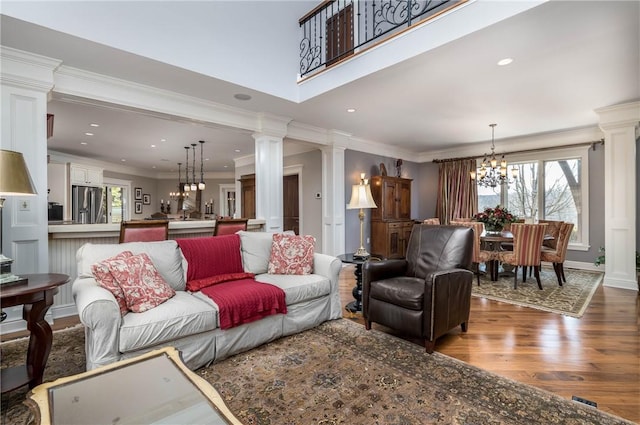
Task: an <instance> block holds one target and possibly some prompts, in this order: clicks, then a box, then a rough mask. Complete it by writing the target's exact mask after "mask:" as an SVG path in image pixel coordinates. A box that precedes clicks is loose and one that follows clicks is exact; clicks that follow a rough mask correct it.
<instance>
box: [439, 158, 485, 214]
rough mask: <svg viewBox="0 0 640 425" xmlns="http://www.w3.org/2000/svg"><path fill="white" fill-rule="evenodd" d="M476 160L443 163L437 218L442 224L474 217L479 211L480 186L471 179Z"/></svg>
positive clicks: (440, 170)
mask: <svg viewBox="0 0 640 425" xmlns="http://www.w3.org/2000/svg"><path fill="white" fill-rule="evenodd" d="M475 169H476V160H475V159H461V160H456V161H447V162H441V163H440V168H439V176H438V202H437V205H436V210H437V216H438V217H439V218H440V222H441V223H442V224H449V221H450V220H452V219H455V218H464V217H472V216H473V215H474V214H476V213H477V209H478V186H477V185H476V182H475V181H474V180H471V177H469V172H470V171H475Z"/></svg>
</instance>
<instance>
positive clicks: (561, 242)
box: [556, 222, 574, 263]
mask: <svg viewBox="0 0 640 425" xmlns="http://www.w3.org/2000/svg"><path fill="white" fill-rule="evenodd" d="M573 226H574V225H573V223H564V222H563V223H562V225H561V226H560V232H559V233H558V242H557V244H556V252H557V253H558V256H559V257H560V261H559V262H560V263H563V262H564V260H565V258H566V257H567V247H568V246H569V239H571V232H572V231H573Z"/></svg>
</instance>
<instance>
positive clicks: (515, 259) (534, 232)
mask: <svg viewBox="0 0 640 425" xmlns="http://www.w3.org/2000/svg"><path fill="white" fill-rule="evenodd" d="M546 231H547V224H546V223H544V224H520V223H513V224H511V233H513V251H500V252H498V259H499V260H500V261H502V262H503V263H507V264H511V265H513V266H515V269H514V270H513V273H514V280H513V288H514V289H518V267H522V281H523V282H526V281H527V267H528V266H533V273H534V275H535V277H536V281H537V282H538V288H540V289H542V283H540V256H541V254H540V252H541V250H542V241H543V240H544V235H545V233H546Z"/></svg>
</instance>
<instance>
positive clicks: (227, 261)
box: [176, 235, 243, 282]
mask: <svg viewBox="0 0 640 425" xmlns="http://www.w3.org/2000/svg"><path fill="white" fill-rule="evenodd" d="M176 242H177V243H178V246H179V247H180V249H181V250H182V254H183V255H184V258H185V259H186V260H187V264H188V266H187V282H190V281H192V280H197V279H203V278H207V277H211V276H216V275H220V274H227V273H241V272H243V269H242V257H241V255H240V237H239V236H238V235H223V236H210V237H206V238H184V239H176Z"/></svg>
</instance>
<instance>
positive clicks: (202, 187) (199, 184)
mask: <svg viewBox="0 0 640 425" xmlns="http://www.w3.org/2000/svg"><path fill="white" fill-rule="evenodd" d="M203 149H204V140H200V183H198V189H200V190H204V188H205V187H206V186H205V184H204V171H203V163H202V156H203V153H202V152H203Z"/></svg>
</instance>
